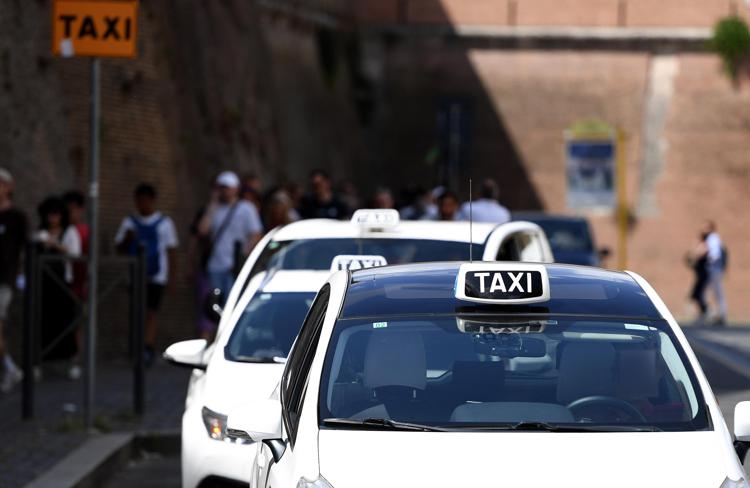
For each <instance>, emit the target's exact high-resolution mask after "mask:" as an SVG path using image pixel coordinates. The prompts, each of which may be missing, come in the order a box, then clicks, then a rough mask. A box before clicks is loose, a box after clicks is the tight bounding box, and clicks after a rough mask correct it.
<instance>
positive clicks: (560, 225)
mask: <svg viewBox="0 0 750 488" xmlns="http://www.w3.org/2000/svg"><path fill="white" fill-rule="evenodd" d="M537 224H538V225H539V226H540V227H541V228H542V229H543V230H544V233H545V234H547V240H548V241H549V243H550V247H551V248H552V252H582V253H590V252H593V250H594V245H593V242H592V239H591V232H590V230H589V226H588V224H587V223H586V222H585V221H579V220H541V221H538V222H537Z"/></svg>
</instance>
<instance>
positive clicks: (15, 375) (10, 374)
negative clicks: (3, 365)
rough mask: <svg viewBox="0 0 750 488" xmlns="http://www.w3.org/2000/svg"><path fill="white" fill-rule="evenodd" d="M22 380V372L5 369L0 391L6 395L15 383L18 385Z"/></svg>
mask: <svg viewBox="0 0 750 488" xmlns="http://www.w3.org/2000/svg"><path fill="white" fill-rule="evenodd" d="M21 380H23V372H22V371H21V370H20V369H6V370H5V374H4V375H3V380H2V382H0V391H2V392H3V393H8V392H10V390H12V389H13V387H14V386H15V385H16V383H20V382H21Z"/></svg>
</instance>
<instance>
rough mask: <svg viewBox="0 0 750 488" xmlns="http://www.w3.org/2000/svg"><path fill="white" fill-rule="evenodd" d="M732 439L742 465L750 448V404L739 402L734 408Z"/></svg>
mask: <svg viewBox="0 0 750 488" xmlns="http://www.w3.org/2000/svg"><path fill="white" fill-rule="evenodd" d="M734 437H735V438H736V442H735V443H734V448H735V450H736V451H737V455H738V456H739V457H740V461H742V462H743V463H744V462H745V455H746V454H747V451H748V448H749V447H750V402H740V403H738V404H737V405H736V406H735V407H734Z"/></svg>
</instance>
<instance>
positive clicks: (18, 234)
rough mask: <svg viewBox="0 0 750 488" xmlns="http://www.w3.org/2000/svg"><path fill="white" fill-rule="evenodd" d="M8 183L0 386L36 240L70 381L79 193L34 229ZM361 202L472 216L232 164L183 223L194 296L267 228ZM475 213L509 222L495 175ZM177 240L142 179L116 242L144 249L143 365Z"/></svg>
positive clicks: (45, 347)
mask: <svg viewBox="0 0 750 488" xmlns="http://www.w3.org/2000/svg"><path fill="white" fill-rule="evenodd" d="M13 189H14V182H13V176H12V174H11V173H10V172H9V171H8V170H6V169H4V168H0V363H1V367H2V371H3V374H2V378H0V391H2V392H7V391H9V390H10V389H11V388H12V387H13V386H14V385H15V384H16V383H18V382H19V381H20V380H21V379H22V372H21V370H20V368H19V367H18V366H17V365H16V363H15V362H14V361H13V358H12V357H11V355H10V353H9V352H8V351H7V348H6V341H5V336H6V332H7V331H5V330H3V329H4V325H5V324H7V321H8V311H9V308H10V304H11V301H12V299H13V296H14V293H15V292H16V291H17V290H22V289H23V288H24V286H25V278H24V274H23V263H22V258H23V252H24V249H25V248H26V246H27V245H28V243H30V242H31V243H33V244H34V247H35V249H36V252H38V253H41V254H45V255H49V256H58V257H59V259H50V260H47V261H46V263H47V264H46V265H45V266H46V268H47V270H46V272H45V273H43V274H42V284H41V290H42V294H43V296H44V300H45V306H44V307H42V309H41V310H40V317H39V323H40V328H41V334H40V336H41V337H40V340H41V350H42V351H43V352H44V358H45V360H48V359H50V360H61V361H63V362H65V363H66V364H68V368H67V374H68V375H69V377H70V378H71V379H77V378H79V377H80V376H81V367H80V363H79V355H80V352H81V351H82V330H81V327H76V326H74V323H75V322H76V316H77V314H78V313H79V310H80V306H79V304H77V303H76V301H78V302H79V303H81V304H82V303H85V300H86V297H87V293H88V291H87V287H86V280H87V269H86V263H85V260H84V259H83V257H84V256H86V254H87V252H88V249H87V247H88V243H89V229H88V225H87V224H86V217H85V213H86V212H85V210H86V207H85V205H86V200H85V197H84V195H83V194H82V193H80V192H78V191H69V192H66V193H64V194H63V195H61V196H52V197H48V198H46V199H44V201H42V202H41V204H40V205H39V206H38V208H37V217H38V219H37V220H38V227H37V228H36V229H35V230H33V231H32V229H31V227H30V225H29V221H28V219H27V217H26V215H25V214H24V212H22V211H21V210H20V209H18V208H16V207H15V206H14V205H13V199H12V196H13ZM399 204H400V205H399ZM362 207H366V208H397V209H398V210H399V211H400V214H401V217H402V218H403V219H405V220H420V219H421V220H462V219H468V218H469V209H468V206H467V204H465V203H464V204H463V205H462V202H461V200H460V199H459V197H458V196H457V194H456V193H454V192H452V191H451V190H450V189H447V188H444V187H436V188H430V189H427V188H418V187H411V188H407V189H406V190H405V191H404V192H403V193H402V194H399V195H398V196H396V195H394V193H393V192H392V191H391V190H390V189H388V188H385V187H380V188H377V189H376V190H375V191H374V192H373V193H372V195H371V196H370V198H368V199H363V198H361V196H360V195H359V193H358V191H357V187H356V186H355V185H354V184H353V183H352V182H351V181H348V180H345V181H342V182H340V184H339V185H337V186H335V187H334V184H333V182H332V180H331V177H330V176H329V174H328V173H327V172H325V171H323V170H320V169H316V170H313V171H311V172H310V174H309V178H308V182H307V188H306V189H305V188H304V187H303V186H302V185H299V184H295V183H290V184H286V185H277V186H274V187H270V188H265V187H264V185H263V182H262V180H261V178H259V177H258V176H257V175H247V176H245V177H243V178H240V177H239V176H238V175H237V174H236V173H234V172H232V171H223V172H221V173H220V174H219V175H218V176H217V177H216V178H215V179H214V180H213V181H212V185H211V196H210V198H209V201H208V202H206V204H205V205H203V206H202V207H201V208H200V209H199V210H198V212H197V214H196V216H195V218H194V220H193V222H192V225H191V226H190V229H189V236H190V238H189V242H188V249H187V263H185V269H186V272H185V276H186V277H187V278H188V279H189V280H190V281H191V282H193V283H195V286H196V293H197V294H198V300H197V303H202V302H203V297H205V295H206V294H208V293H209V292H210V291H212V290H215V289H218V290H220V291H221V296H223V297H226V296H227V295H228V293H229V290H230V288H231V286H232V282H233V279H234V273H235V271H236V268H237V265H238V263H237V262H236V261H237V258H238V256H239V257H240V258H241V257H242V256H243V255H244V256H246V255H247V254H249V253H250V251H251V250H252V248H253V247H254V246H255V244H256V243H257V242H258V241H259V240H260V238H261V237H262V236H263V234H264V233H265V232H267V231H269V230H271V229H273V228H275V227H278V226H280V225H285V224H289V223H291V222H294V221H297V220H300V219H311V218H332V219H347V218H349V217H350V216H351V215H352V213H353V212H354V211H355V210H357V209H358V208H362ZM472 218H473V219H474V220H475V221H486V222H496V223H504V222H506V221H508V220H509V219H510V213H509V212H508V210H507V209H506V208H505V207H503V206H502V205H501V204H500V203H499V202H498V186H497V184H496V183H495V182H494V181H493V180H490V179H488V180H485V181H484V182H482V184H481V188H480V192H479V195H478V198H477V199H476V200H474V205H473V214H472ZM179 242H180V241H179V238H178V230H177V226H176V225H175V223H174V221H173V220H172V219H171V218H170V217H169V216H168V215H166V214H165V213H163V212H161V211H160V210H159V207H158V191H157V188H155V187H154V186H153V185H150V184H147V183H142V184H139V185H138V186H137V187H136V188H135V190H134V192H133V211H132V212H131V213H129V214H128V215H125V216H124V217H123V219H122V221H121V223H120V225H119V228H118V230H117V232H116V234H115V235H114V236H113V243H114V247H115V249H116V250H117V252H119V253H122V254H129V255H135V254H136V253H138V252H144V253H145V261H146V274H147V279H148V284H147V287H146V288H147V289H146V324H145V331H144V344H145V349H144V351H143V354H144V360H145V362H146V364H147V365H148V364H151V362H152V361H153V360H154V357H155V346H156V338H157V316H158V312H159V309H160V307H161V303H162V300H163V298H164V295H165V294H166V293H168V292H169V291H170V290H172V289H173V288H174V285H175V276H176V273H177V266H178V259H177V249H178V246H179ZM238 243H239V253H238V247H237V246H238ZM240 264H241V263H240ZM66 288H67V289H66ZM74 297H75V298H74ZM76 299H77V300H76ZM198 317H199V321H198V326H197V329H198V333H199V335H200V336H201V337H203V338H206V339H211V338H212V337H213V334H214V333H215V328H216V324H215V323H213V322H212V321H211V320H210V319H209V318H208V317H206V316H205V315H204V314H203V313H202V310H199V311H198Z"/></svg>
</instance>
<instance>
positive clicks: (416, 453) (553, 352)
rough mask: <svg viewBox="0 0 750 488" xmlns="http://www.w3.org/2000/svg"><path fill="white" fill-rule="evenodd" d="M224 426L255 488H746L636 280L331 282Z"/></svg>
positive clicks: (430, 271)
mask: <svg viewBox="0 0 750 488" xmlns="http://www.w3.org/2000/svg"><path fill="white" fill-rule="evenodd" d="M228 432H229V435H230V436H233V437H238V438H245V439H252V440H254V441H262V442H257V444H256V445H257V452H256V455H255V459H254V461H251V460H250V459H248V464H250V463H251V462H253V469H252V473H251V486H253V487H274V488H287V487H288V488H294V487H296V488H313V487H315V488H325V487H327V488H331V487H334V488H355V487H356V488H370V487H372V488H375V487H378V488H379V487H384V486H388V487H417V486H429V487H456V486H517V487H520V486H534V487H542V486H544V487H546V486H555V487H561V488H565V487H570V488H573V487H575V488H581V487H591V488H594V487H597V488H598V487H601V486H607V487H617V488H620V487H621V488H632V487H636V486H642V487H664V486H669V487H676V486H679V487H695V488H698V487H700V488H710V487H716V488H738V487H745V488H747V487H748V484H747V482H746V475H745V473H744V471H743V468H742V464H741V460H740V457H741V456H744V451H745V449H744V445H745V444H744V443H746V442H750V403H740V404H739V405H738V407H737V410H736V413H735V435H736V440H737V449H735V446H734V445H733V441H734V439H733V436H732V434H731V433H730V432H729V430H728V429H727V425H726V424H725V422H724V419H723V418H722V415H721V412H720V410H719V406H718V405H717V402H716V399H715V397H714V395H713V394H712V392H711V389H710V387H709V384H708V382H707V380H706V377H705V376H704V374H703V372H702V371H701V367H700V365H699V364H698V361H697V360H696V357H695V355H694V353H693V352H692V350H691V348H690V346H689V344H688V342H687V340H686V339H685V336H684V335H683V333H682V331H681V330H680V328H679V326H678V325H677V323H676V322H675V320H674V318H673V317H672V315H671V314H670V312H669V311H668V310H667V308H666V306H665V305H664V303H663V302H662V300H661V299H660V298H659V297H658V295H657V294H656V292H655V291H654V290H653V289H652V288H651V287H650V286H649V285H648V283H646V282H645V281H644V280H643V279H642V278H641V277H639V276H638V275H636V274H634V273H630V272H627V273H621V272H613V271H604V270H600V269H597V268H588V267H577V266H567V265H557V264H527V263H481V262H474V263H437V264H434V263H433V264H417V265H405V266H394V267H390V266H389V267H382V268H374V269H371V270H362V271H356V272H346V271H342V272H339V273H336V274H335V275H333V276H332V277H331V278H330V279H329V280H328V281H327V283H326V284H325V285H324V286H323V288H322V289H321V291H320V292H319V293H318V295H317V297H316V298H315V301H314V302H313V304H312V307H311V310H310V313H309V314H308V316H307V318H306V319H305V323H304V325H303V326H302V330H301V331H300V335H299V336H298V338H297V341H296V343H295V345H294V347H293V349H292V351H291V353H290V356H289V359H288V361H287V363H286V366H285V369H284V373H283V376H282V379H281V382H280V384H279V386H278V388H277V390H276V391H275V392H274V394H273V395H271V397H270V398H269V399H268V400H266V401H265V402H263V403H262V404H259V405H258V407H257V408H256V409H254V410H253V411H240V412H234V411H233V412H231V413H230V415H229V419H228Z"/></svg>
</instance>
